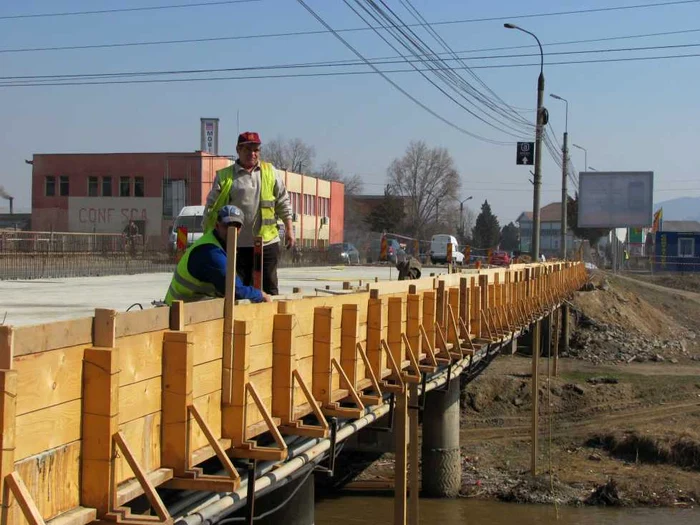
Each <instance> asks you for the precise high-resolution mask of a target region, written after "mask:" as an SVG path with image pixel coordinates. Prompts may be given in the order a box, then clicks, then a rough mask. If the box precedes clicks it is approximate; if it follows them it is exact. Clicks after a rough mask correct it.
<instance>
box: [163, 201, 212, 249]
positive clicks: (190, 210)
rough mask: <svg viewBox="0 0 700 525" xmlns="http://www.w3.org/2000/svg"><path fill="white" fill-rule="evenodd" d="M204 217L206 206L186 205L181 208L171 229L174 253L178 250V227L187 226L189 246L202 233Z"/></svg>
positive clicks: (170, 242) (171, 246) (171, 242)
mask: <svg viewBox="0 0 700 525" xmlns="http://www.w3.org/2000/svg"><path fill="white" fill-rule="evenodd" d="M203 217H204V206H185V207H184V208H182V209H181V210H180V213H179V214H178V216H177V218H176V219H175V222H173V227H172V228H171V230H170V236H169V243H168V244H169V245H170V248H171V250H172V252H173V253H175V251H177V229H178V228H180V227H183V226H184V227H185V228H187V246H190V245H191V244H194V242H195V241H197V240H198V239H199V238H200V237H201V236H202V235H204V230H203V229H202V219H203Z"/></svg>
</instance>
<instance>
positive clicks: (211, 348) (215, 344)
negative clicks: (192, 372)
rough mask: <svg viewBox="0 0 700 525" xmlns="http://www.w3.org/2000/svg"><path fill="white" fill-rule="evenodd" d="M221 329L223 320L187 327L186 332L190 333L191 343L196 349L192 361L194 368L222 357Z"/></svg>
mask: <svg viewBox="0 0 700 525" xmlns="http://www.w3.org/2000/svg"><path fill="white" fill-rule="evenodd" d="M223 329H224V320H223V319H215V320H212V321H206V322H203V323H198V324H195V325H189V326H188V327H187V330H188V331H191V332H192V342H193V344H194V346H195V348H196V349H197V350H196V351H195V353H194V361H193V362H194V365H195V366H196V365H200V364H202V363H207V362H209V361H213V360H214V359H221V358H222V357H223V355H224V354H223V346H222V339H221V334H222V332H223Z"/></svg>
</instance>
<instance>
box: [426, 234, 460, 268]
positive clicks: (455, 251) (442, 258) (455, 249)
mask: <svg viewBox="0 0 700 525" xmlns="http://www.w3.org/2000/svg"><path fill="white" fill-rule="evenodd" d="M448 244H451V245H452V261H453V262H456V263H457V264H464V254H463V253H462V252H461V251H459V244H458V243H457V239H456V238H455V237H454V235H446V234H438V235H433V237H432V239H430V261H431V262H432V263H433V264H441V263H442V264H444V263H446V262H447V245H448Z"/></svg>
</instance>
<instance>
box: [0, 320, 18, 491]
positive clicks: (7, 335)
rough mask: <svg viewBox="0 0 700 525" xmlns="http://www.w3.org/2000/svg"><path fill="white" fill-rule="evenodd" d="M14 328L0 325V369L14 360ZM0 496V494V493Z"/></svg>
mask: <svg viewBox="0 0 700 525" xmlns="http://www.w3.org/2000/svg"><path fill="white" fill-rule="evenodd" d="M14 338H15V332H14V328H12V327H11V326H6V325H0V369H2V370H10V369H11V368H12V361H13V358H14V346H15V344H14ZM0 494H2V493H1V492H0Z"/></svg>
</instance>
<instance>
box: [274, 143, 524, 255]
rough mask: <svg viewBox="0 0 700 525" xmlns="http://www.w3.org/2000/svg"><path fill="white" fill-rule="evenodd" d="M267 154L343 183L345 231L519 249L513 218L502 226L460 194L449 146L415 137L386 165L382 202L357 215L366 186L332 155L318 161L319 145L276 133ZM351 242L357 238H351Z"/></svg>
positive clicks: (297, 169) (283, 165)
mask: <svg viewBox="0 0 700 525" xmlns="http://www.w3.org/2000/svg"><path fill="white" fill-rule="evenodd" d="M263 158H264V159H265V160H267V161H268V162H271V163H272V164H274V165H275V166H276V167H277V168H280V169H287V170H290V171H293V172H296V173H305V174H308V175H311V176H315V177H318V178H321V179H325V180H331V181H340V182H343V183H344V184H345V194H346V201H345V205H346V212H345V217H346V221H345V229H346V236H350V237H353V236H356V237H357V236H359V234H360V233H361V232H391V233H396V234H400V235H404V236H406V237H411V238H415V239H430V238H431V237H432V235H435V234H438V233H443V234H451V235H455V236H456V237H457V238H458V240H459V242H460V243H461V244H462V245H466V244H469V245H471V246H473V247H474V248H479V249H488V248H497V247H500V249H502V250H506V251H515V250H518V249H519V244H520V239H519V230H518V227H517V226H516V225H515V224H514V223H513V222H510V223H509V224H507V225H505V226H504V227H503V228H501V226H500V224H499V222H498V218H497V217H496V216H495V215H494V214H493V212H492V210H491V206H490V205H489V203H488V201H484V203H483V204H482V205H481V211H480V213H479V214H478V216H477V215H476V213H475V212H474V211H473V210H472V209H471V208H469V207H467V206H461V207H460V202H459V199H458V196H459V195H460V190H461V178H460V175H459V173H458V171H457V169H456V166H455V162H454V159H453V158H452V156H451V155H450V154H449V152H448V150H447V149H446V148H442V147H430V146H428V144H427V143H426V142H424V141H413V142H411V143H410V144H409V145H408V147H407V148H406V151H405V153H404V154H403V156H401V157H399V158H397V159H394V160H393V161H392V162H391V164H390V165H389V168H388V169H387V184H386V186H385V189H384V195H383V198H382V200H381V202H380V203H379V204H378V205H377V206H376V207H374V209H373V211H372V212H371V213H370V214H369V215H368V216H367V217H364V219H363V220H362V221H358V220H357V213H356V211H357V210H356V209H355V206H354V202H353V199H352V197H353V196H354V195H360V194H361V193H362V191H363V184H362V179H361V177H360V176H359V175H347V174H345V173H343V170H342V169H341V168H340V167H339V166H338V164H337V162H335V161H334V160H326V161H325V162H323V163H321V164H318V165H317V164H316V163H315V159H316V150H315V148H314V147H313V146H311V145H308V144H306V143H305V142H304V141H303V140H301V139H299V138H294V139H291V140H285V139H283V138H276V139H273V140H271V141H270V142H268V143H266V144H265V145H264V146H263ZM349 240H350V241H351V242H352V241H353V240H355V239H352V238H351V239H349Z"/></svg>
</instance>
